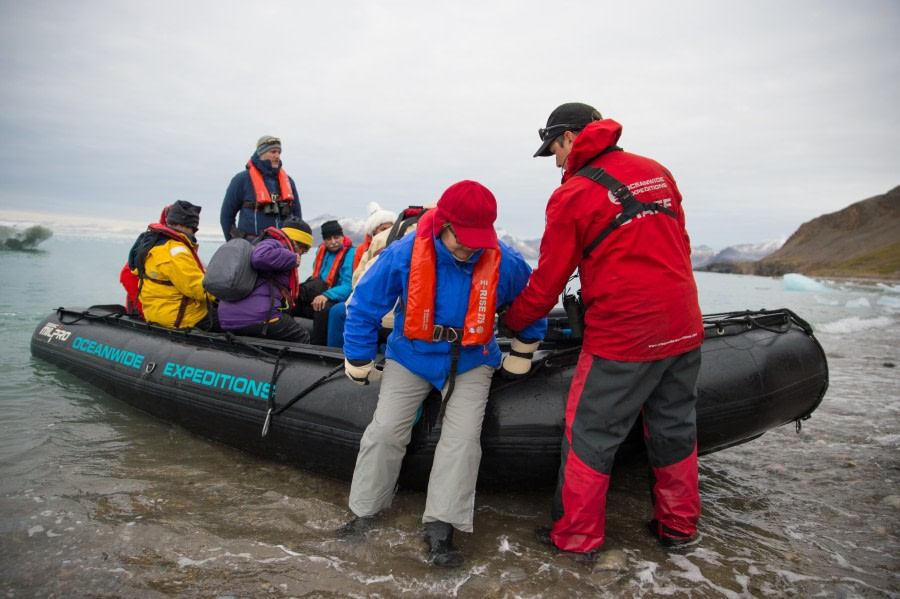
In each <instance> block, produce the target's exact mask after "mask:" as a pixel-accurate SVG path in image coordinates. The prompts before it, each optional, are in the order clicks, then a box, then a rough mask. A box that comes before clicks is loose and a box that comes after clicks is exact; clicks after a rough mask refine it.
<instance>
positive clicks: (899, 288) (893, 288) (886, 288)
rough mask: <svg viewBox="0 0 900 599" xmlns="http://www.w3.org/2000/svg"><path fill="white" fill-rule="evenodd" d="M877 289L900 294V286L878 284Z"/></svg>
mask: <svg viewBox="0 0 900 599" xmlns="http://www.w3.org/2000/svg"><path fill="white" fill-rule="evenodd" d="M877 287H879V288H880V289H881V290H882V291H885V292H887V293H900V285H886V284H885V283H878V285H877Z"/></svg>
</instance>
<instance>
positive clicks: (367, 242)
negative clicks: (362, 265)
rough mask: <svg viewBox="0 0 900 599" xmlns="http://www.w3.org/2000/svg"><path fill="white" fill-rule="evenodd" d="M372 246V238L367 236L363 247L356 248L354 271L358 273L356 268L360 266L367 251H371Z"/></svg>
mask: <svg viewBox="0 0 900 599" xmlns="http://www.w3.org/2000/svg"><path fill="white" fill-rule="evenodd" d="M370 245H372V236H371V235H366V240H365V241H363V242H362V245H360V246H359V247H357V248H356V253H355V254H353V271H354V272H355V271H356V267H357V266H359V261H360V259H361V258H362V256H363V254H365V253H366V250H367V249H369V246H370Z"/></svg>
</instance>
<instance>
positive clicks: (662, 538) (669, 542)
mask: <svg viewBox="0 0 900 599" xmlns="http://www.w3.org/2000/svg"><path fill="white" fill-rule="evenodd" d="M647 528H649V529H650V534H652V535H653V536H654V537H656V538H657V539H658V540H659V543H660V545H662V546H663V547H665V548H666V549H678V548H682V547H684V546H685V545H688V544H690V543H691V542H692V541H693V540H694V537H692V536H691V535H686V534H684V533H683V532H678V531H677V530H672V529H671V528H668V527H666V526H662V525H661V524H660V523H659V522H658V521H657V520H655V519H654V520H650V521H649V522H647Z"/></svg>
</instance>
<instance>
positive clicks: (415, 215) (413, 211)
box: [328, 207, 427, 347]
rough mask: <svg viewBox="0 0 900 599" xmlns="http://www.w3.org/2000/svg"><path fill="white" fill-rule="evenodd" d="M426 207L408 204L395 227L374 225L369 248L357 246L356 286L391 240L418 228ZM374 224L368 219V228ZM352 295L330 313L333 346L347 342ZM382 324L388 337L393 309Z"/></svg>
mask: <svg viewBox="0 0 900 599" xmlns="http://www.w3.org/2000/svg"><path fill="white" fill-rule="evenodd" d="M424 210H427V208H425V209H423V208H421V207H415V208H407V209H406V210H404V211H403V213H402V214H401V215H400V218H399V219H397V218H395V219H394V220H395V221H396V226H395V227H392V226H391V225H390V224H388V226H386V227H385V226H383V225H378V226H375V227H374V228H373V229H372V230H373V231H374V233H373V234H374V237H373V238H372V240H371V241H369V242H368V244H367V246H366V247H365V249H363V247H364V246H359V247H358V248H357V249H356V255H357V257H356V260H355V262H356V263H357V266H356V268H355V269H353V279H352V281H351V285H352V288H353V289H356V283H357V282H359V279H360V277H362V275H363V274H364V273H365V272H366V271H367V270H368V269H369V268H370V267H371V266H372V264H374V263H375V258H377V257H378V254H379V253H380V252H381V250H383V249H384V248H385V247H387V245H388V243H389V242H390V241H395V240H397V239H399V238H400V237H402V236H403V235H405V234H406V233H408V232H410V231H415V230H416V223H417V222H418V220H419V217H420V216H421V215H422V212H423V211H424ZM385 212H387V211H385ZM389 214H393V213H389ZM373 216H375V214H374V213H373ZM379 218H383V217H378V218H376V219H373V220H378V219H379ZM373 224H374V223H372V222H370V221H366V226H367V228H368V227H369V225H373ZM393 229H397V231H396V232H394V231H393ZM392 232H393V235H394V236H393V238H391V234H392ZM367 241H368V240H367ZM351 297H353V292H352V291H351V293H350V297H348V298H347V299H346V301H344V302H343V303H340V304H337V305H335V306H334V307H332V308H331V311H330V312H329V313H328V345H329V346H330V347H343V346H344V322H346V320H347V304H349V303H350V298H351ZM381 327H382V338H383V339H387V336H388V335H389V334H390V329H392V328H393V327H394V311H393V310H391V311H390V312H388V313H387V314H385V315H384V318H383V319H382V320H381Z"/></svg>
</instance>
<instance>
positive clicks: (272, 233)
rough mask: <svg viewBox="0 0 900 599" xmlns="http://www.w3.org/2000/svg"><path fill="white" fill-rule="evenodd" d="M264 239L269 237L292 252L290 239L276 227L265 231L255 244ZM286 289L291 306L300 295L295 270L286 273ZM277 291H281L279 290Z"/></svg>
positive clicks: (298, 278) (292, 247)
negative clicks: (288, 292)
mask: <svg viewBox="0 0 900 599" xmlns="http://www.w3.org/2000/svg"><path fill="white" fill-rule="evenodd" d="M266 237H271V238H272V239H274V240H275V241H277V242H279V243H280V244H281V245H283V246H284V247H286V248H287V249H289V250H291V251H292V252H293V251H294V244H293V243H291V238H290V237H288V236H287V235H286V234H285V233H284V231H282V230H281V229H279V228H278V227H269V228H267V229H265V230H264V231H263V232H262V234H261V235H260V236H259V239H257V240H256V242H255V243H259V242H260V241H262V240H263V239H265V238H266ZM288 289H289V291H290V295H291V297H290V303H291V305H292V306H293V304H294V302H295V301H296V300H297V296H299V295H300V277H299V275H298V274H297V269H296V268H292V269H291V270H290V272H289V273H288ZM279 291H281V290H280V289H279Z"/></svg>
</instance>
